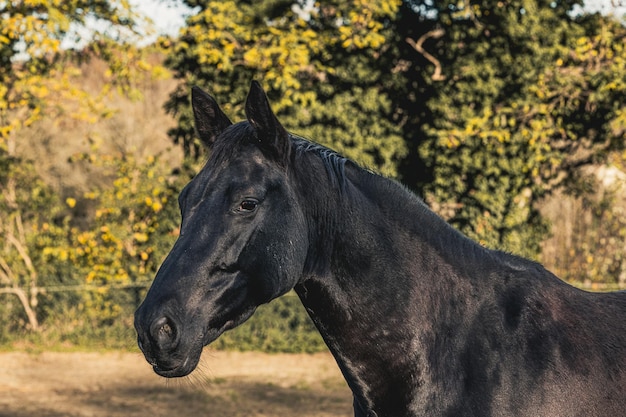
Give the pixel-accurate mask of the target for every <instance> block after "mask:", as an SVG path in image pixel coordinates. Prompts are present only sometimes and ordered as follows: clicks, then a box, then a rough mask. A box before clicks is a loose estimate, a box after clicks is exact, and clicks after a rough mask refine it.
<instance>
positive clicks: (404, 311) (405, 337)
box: [296, 167, 484, 407]
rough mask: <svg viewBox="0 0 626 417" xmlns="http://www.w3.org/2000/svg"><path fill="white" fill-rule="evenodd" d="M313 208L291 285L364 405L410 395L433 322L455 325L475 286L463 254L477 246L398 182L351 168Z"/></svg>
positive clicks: (469, 258) (469, 257) (475, 254)
mask: <svg viewBox="0 0 626 417" xmlns="http://www.w3.org/2000/svg"><path fill="white" fill-rule="evenodd" d="M309 191H311V192H312V194H313V195H314V194H316V192H315V190H313V189H312V188H309ZM310 207H314V208H315V210H316V211H317V212H316V213H315V214H314V215H313V216H312V217H311V218H312V219H313V220H312V221H311V222H312V224H311V225H310V227H311V228H312V230H313V232H312V233H311V236H312V237H311V240H312V242H313V243H312V244H313V246H314V247H316V248H317V249H315V250H313V252H314V253H313V255H311V256H310V257H311V258H312V259H311V260H310V262H309V263H308V264H309V267H310V268H309V269H308V270H307V271H305V276H304V277H303V279H302V281H301V282H300V284H299V285H298V286H296V292H297V293H298V295H299V296H300V299H301V300H302V303H303V304H304V306H305V308H306V309H307V311H308V312H309V314H310V316H311V318H312V319H313V321H314V323H315V324H316V326H317V327H318V329H319V330H320V333H321V334H322V336H323V337H324V339H325V341H326V343H327V344H328V346H329V348H330V350H331V351H332V352H333V354H334V355H335V357H336V359H337V362H338V364H339V366H340V368H341V369H342V371H343V372H344V375H345V376H346V380H347V381H348V383H349V385H350V386H351V388H352V389H353V391H354V392H355V395H356V397H357V399H359V401H360V402H361V404H362V406H364V407H368V406H369V405H368V404H370V405H371V404H373V403H374V402H376V403H377V404H378V403H380V401H395V400H396V399H398V398H396V397H397V396H402V395H406V396H411V398H415V393H408V392H403V390H404V389H406V386H407V384H406V383H405V381H406V378H416V377H417V375H416V374H415V372H418V373H419V369H421V367H422V366H425V365H424V364H423V362H424V361H425V357H426V356H427V355H428V352H427V351H426V346H427V343H425V341H426V340H428V339H429V338H432V337H433V334H434V333H435V332H437V329H434V328H433V326H434V323H436V325H437V326H443V327H446V326H454V324H453V323H454V321H455V320H456V319H457V318H458V317H459V316H458V315H461V317H462V316H463V314H465V311H462V310H463V308H464V306H468V305H469V304H471V303H470V302H468V300H466V299H465V298H467V297H471V294H477V293H479V292H478V291H476V289H475V288H474V286H475V284H474V283H473V278H472V277H468V276H464V275H463V272H461V271H466V270H468V269H469V268H466V267H467V265H463V264H461V263H468V262H475V261H476V260H477V259H478V258H482V257H484V253H483V252H484V250H483V249H482V248H480V247H479V246H477V245H475V244H474V243H472V242H470V241H469V240H467V239H466V238H464V237H462V236H461V235H460V234H459V233H457V232H456V231H454V230H453V229H452V228H451V227H450V226H449V225H447V224H446V223H445V222H444V221H443V220H442V219H440V218H439V217H438V216H436V215H435V214H434V213H432V212H431V211H430V210H429V209H428V208H427V207H426V206H425V205H424V204H423V203H422V202H421V201H420V200H418V199H417V198H416V197H414V196H413V195H412V194H411V193H409V192H408V191H407V190H406V189H404V188H403V187H402V186H400V185H399V184H397V183H394V182H393V181H391V180H388V179H384V178H382V177H378V176H374V175H373V174H370V173H368V172H366V171H363V170H360V169H357V168H353V167H347V169H346V182H345V184H344V189H343V190H342V191H338V192H336V193H335V198H329V197H328V196H326V198H325V200H324V201H321V202H318V203H317V204H311V206H310ZM320 221H322V222H327V224H319V223H318V222H320ZM316 239H322V241H316ZM450 301H452V302H453V304H454V305H455V306H456V307H455V308H450V307H449V305H450ZM444 302H445V303H446V304H447V307H446V308H443V307H442V306H443V303H444ZM393 352H403V356H402V357H399V356H398V355H394V353H393ZM420 363H421V365H420ZM407 372H409V374H407ZM394 380H397V385H394V383H393V381H394ZM383 381H384V382H383ZM390 381H391V382H390ZM403 387H404V388H403ZM389 390H393V391H394V392H395V394H393V395H390V394H389V392H388V391H389ZM377 397H380V398H379V399H376V398H377Z"/></svg>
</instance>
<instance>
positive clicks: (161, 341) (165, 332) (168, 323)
mask: <svg viewBox="0 0 626 417" xmlns="http://www.w3.org/2000/svg"><path fill="white" fill-rule="evenodd" d="M150 335H151V336H152V339H153V340H154V341H155V342H156V345H157V346H158V347H159V348H160V349H161V350H165V349H171V348H172V347H173V346H174V345H175V344H176V341H177V331H176V325H175V324H174V322H173V321H172V320H171V319H170V318H168V317H165V316H163V317H159V318H158V319H156V320H154V321H153V322H152V325H151V326H150Z"/></svg>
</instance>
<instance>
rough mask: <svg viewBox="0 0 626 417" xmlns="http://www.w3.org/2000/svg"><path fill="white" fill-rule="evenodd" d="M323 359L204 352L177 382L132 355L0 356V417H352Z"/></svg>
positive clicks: (336, 375)
mask: <svg viewBox="0 0 626 417" xmlns="http://www.w3.org/2000/svg"><path fill="white" fill-rule="evenodd" d="M352 415H353V414H352V396H351V393H350V391H349V390H348V388H347V386H346V384H345V382H344V380H343V378H342V376H341V374H340V372H339V370H338V369H337V365H336V364H335V362H334V360H333V359H332V357H331V356H330V354H315V355H304V354H303V355H267V354H260V353H237V352H216V351H210V350H205V352H204V353H203V359H202V361H201V363H200V366H199V369H197V370H196V371H194V372H193V373H192V374H191V375H190V376H189V377H186V378H183V379H175V380H166V379H164V378H161V377H159V376H157V375H156V374H154V373H153V372H152V369H151V368H150V366H149V365H148V364H147V363H146V362H145V360H144V359H143V356H141V354H139V353H119V352H113V353H111V352H109V353H52V352H44V353H37V354H31V353H23V352H10V353H0V416H1V417H57V416H59V417H60V416H63V417H105V416H106V417H115V416H125V417H136V416H137V417H138V416H149V417H159V416H168V417H171V416H180V417H185V416H194V417H199V416H258V417H260V416H273V417H286V416H299V417H340V416H341V417H349V416H352Z"/></svg>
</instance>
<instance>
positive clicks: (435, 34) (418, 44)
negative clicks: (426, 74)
mask: <svg viewBox="0 0 626 417" xmlns="http://www.w3.org/2000/svg"><path fill="white" fill-rule="evenodd" d="M444 34H445V31H444V30H443V29H441V28H437V29H434V30H431V31H428V32H426V33H424V34H423V35H422V36H420V38H419V39H418V40H417V41H414V40H413V39H411V38H406V42H407V43H408V44H409V45H411V46H412V47H413V49H415V50H416V51H417V52H419V53H420V54H422V56H423V57H424V58H426V59H427V60H428V61H430V62H431V63H432V64H433V65H434V66H435V72H434V73H433V75H432V79H433V81H443V80H445V79H446V76H445V75H443V74H442V71H441V63H440V62H439V60H438V59H437V58H435V57H434V56H432V55H431V54H429V53H428V52H427V51H426V50H425V49H424V47H423V46H422V45H423V44H424V42H425V41H426V40H427V39H430V38H433V39H438V38H441V37H442V36H443V35H444Z"/></svg>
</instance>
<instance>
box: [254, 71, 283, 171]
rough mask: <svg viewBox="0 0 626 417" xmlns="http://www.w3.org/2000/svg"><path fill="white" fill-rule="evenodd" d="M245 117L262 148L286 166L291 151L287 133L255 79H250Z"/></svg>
mask: <svg viewBox="0 0 626 417" xmlns="http://www.w3.org/2000/svg"><path fill="white" fill-rule="evenodd" d="M246 117H247V118H248V122H250V125H252V127H253V128H254V130H255V132H256V134H257V139H258V140H259V144H260V146H261V148H262V149H265V150H267V151H269V152H270V154H271V155H272V156H273V157H274V158H276V160H277V161H278V162H280V163H281V164H282V165H283V166H287V163H288V161H289V155H290V152H291V141H290V140H289V133H287V130H285V128H284V127H283V125H281V124H280V122H279V121H278V118H277V117H276V115H275V114H274V112H273V111H272V108H271V106H270V102H269V100H268V99H267V95H265V91H263V87H261V84H259V83H258V82H257V81H252V85H250V92H248V98H247V99H246Z"/></svg>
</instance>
